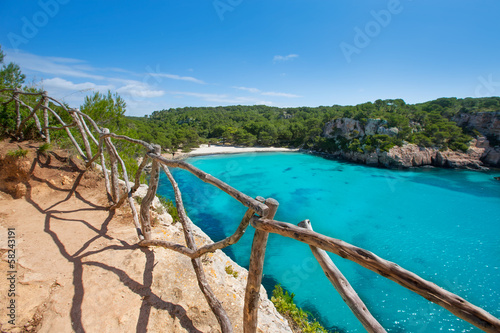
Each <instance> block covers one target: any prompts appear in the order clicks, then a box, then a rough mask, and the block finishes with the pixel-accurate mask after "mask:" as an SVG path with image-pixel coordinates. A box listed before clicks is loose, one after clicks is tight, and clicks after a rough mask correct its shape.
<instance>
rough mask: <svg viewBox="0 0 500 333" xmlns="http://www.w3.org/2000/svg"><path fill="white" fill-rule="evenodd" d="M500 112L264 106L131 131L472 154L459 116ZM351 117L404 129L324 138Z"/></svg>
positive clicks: (457, 105) (166, 113)
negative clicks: (336, 121) (328, 127)
mask: <svg viewBox="0 0 500 333" xmlns="http://www.w3.org/2000/svg"><path fill="white" fill-rule="evenodd" d="M478 111H500V98H499V97H491V98H465V99H457V98H440V99H437V100H434V101H430V102H426V103H422V104H416V105H410V104H406V103H405V102H404V101H403V100H401V99H396V100H377V101H375V103H371V102H368V103H364V104H359V105H356V106H340V105H334V106H320V107H314V108H312V107H297V108H277V107H270V106H264V105H256V106H241V105H238V106H227V107H186V108H178V109H169V110H162V111H156V112H153V114H151V115H150V116H145V117H143V118H135V117H134V118H133V117H130V118H129V119H130V121H131V122H132V126H131V130H133V131H136V136H138V137H139V138H141V139H143V140H146V141H154V142H157V143H159V144H160V145H162V147H163V148H164V149H168V150H174V151H175V150H177V149H178V148H185V149H189V148H192V147H197V146H198V145H199V144H200V143H216V142H219V143H223V144H236V145H244V146H253V145H259V146H293V147H305V148H315V149H323V150H330V151H331V150H338V149H343V150H360V149H361V147H363V149H364V150H375V149H376V148H381V149H382V150H387V149H389V148H390V147H392V146H394V145H401V144H402V143H403V141H406V142H409V143H415V144H418V145H420V146H425V147H431V146H435V147H438V148H441V149H446V148H451V149H453V150H467V147H468V142H469V141H470V140H471V139H472V138H471V137H470V134H474V133H466V132H464V130H463V129H462V128H460V127H458V126H457V125H456V123H455V122H453V121H451V120H450V118H451V117H452V116H453V115H455V114H457V113H459V112H478ZM341 117H348V118H353V119H356V120H359V121H360V122H361V123H364V122H366V121H367V120H368V119H377V118H378V119H383V120H386V121H387V127H397V128H399V133H398V135H397V136H394V137H389V136H388V135H380V134H378V135H373V136H368V137H364V138H362V139H361V141H360V140H359V139H353V140H344V141H343V142H342V140H341V142H338V140H337V142H335V141H334V140H328V139H326V138H324V137H322V136H321V134H322V131H323V127H324V125H325V124H326V123H327V122H328V121H330V120H331V119H333V118H341Z"/></svg>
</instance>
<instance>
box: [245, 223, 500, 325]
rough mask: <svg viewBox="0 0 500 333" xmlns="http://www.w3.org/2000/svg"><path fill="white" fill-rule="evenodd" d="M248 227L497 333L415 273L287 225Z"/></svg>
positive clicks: (473, 309)
mask: <svg viewBox="0 0 500 333" xmlns="http://www.w3.org/2000/svg"><path fill="white" fill-rule="evenodd" d="M250 224H251V225H252V226H253V227H254V228H256V229H259V230H263V231H267V232H272V233H275V234H279V235H282V236H285V237H289V238H293V239H295V240H298V241H301V242H303V243H306V244H309V245H312V246H314V247H317V248H320V249H323V250H325V251H328V252H332V253H335V254H337V255H339V256H341V257H342V258H345V259H349V260H351V261H354V262H355V263H358V264H360V265H361V266H363V267H365V268H368V269H369V270H371V271H374V272H375V273H378V274H380V275H382V276H384V277H386V278H388V279H390V280H392V281H394V282H396V283H398V284H400V285H402V286H403V287H405V288H407V289H409V290H411V291H413V292H415V293H417V294H419V295H420V296H422V297H424V298H425V299H427V300H429V301H431V302H433V303H436V304H438V305H440V306H442V307H443V308H445V309H446V310H448V311H450V312H451V313H453V314H454V315H455V316H457V317H460V318H462V319H463V320H465V321H467V322H469V323H471V324H472V325H474V326H476V327H478V328H479V329H481V330H483V331H485V332H491V333H493V332H497V333H498V332H500V320H499V319H498V318H495V317H494V316H492V315H491V314H490V313H488V312H487V311H485V310H483V309H481V308H479V307H477V306H475V305H473V304H471V303H469V302H467V301H466V300H465V299H463V298H461V297H460V296H457V295H455V294H453V293H451V292H449V291H447V290H444V289H443V288H441V287H439V286H437V285H436V284H434V283H432V282H430V281H427V280H424V279H423V278H421V277H420V276H418V275H416V274H415V273H412V272H410V271H408V270H406V269H404V268H401V267H400V266H398V265H397V264H395V263H393V262H390V261H387V260H385V259H382V258H380V257H378V256H377V255H375V254H373V253H372V252H369V251H367V250H364V249H362V248H359V247H356V246H354V245H351V244H349V243H346V242H344V241H342V240H339V239H335V238H331V237H328V236H325V235H322V234H319V233H317V232H314V231H310V230H305V229H303V228H300V227H297V226H295V225H293V224H290V223H285V222H279V221H274V220H272V219H265V218H252V220H251V221H250Z"/></svg>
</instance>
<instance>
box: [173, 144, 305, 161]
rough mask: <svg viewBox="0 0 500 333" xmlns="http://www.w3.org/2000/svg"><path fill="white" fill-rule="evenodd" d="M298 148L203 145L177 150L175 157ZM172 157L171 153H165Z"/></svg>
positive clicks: (286, 150) (280, 150) (289, 150)
mask: <svg viewBox="0 0 500 333" xmlns="http://www.w3.org/2000/svg"><path fill="white" fill-rule="evenodd" d="M295 151H299V149H298V148H283V147H237V146H217V145H211V146H208V145H206V144H205V145H201V146H200V147H199V148H195V149H193V150H192V151H190V152H189V153H183V152H177V153H175V156H173V157H174V158H187V157H192V156H202V155H217V154H241V153H254V152H295ZM164 155H169V157H172V155H171V154H164Z"/></svg>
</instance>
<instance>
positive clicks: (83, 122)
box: [75, 110, 99, 146]
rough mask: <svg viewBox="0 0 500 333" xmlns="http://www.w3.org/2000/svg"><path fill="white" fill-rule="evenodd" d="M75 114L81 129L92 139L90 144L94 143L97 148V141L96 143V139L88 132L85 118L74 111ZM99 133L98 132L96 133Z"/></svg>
mask: <svg viewBox="0 0 500 333" xmlns="http://www.w3.org/2000/svg"><path fill="white" fill-rule="evenodd" d="M75 114H76V115H77V116H78V117H79V118H80V121H81V123H82V126H83V128H84V129H85V132H86V133H87V135H88V136H89V137H90V138H91V139H92V142H94V144H95V145H96V146H99V141H97V139H96V138H95V136H94V135H93V134H92V132H91V131H90V129H89V127H88V126H87V122H86V121H85V117H84V116H83V113H81V112H79V111H76V110H75ZM98 133H99V132H98Z"/></svg>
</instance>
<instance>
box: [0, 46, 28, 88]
mask: <svg viewBox="0 0 500 333" xmlns="http://www.w3.org/2000/svg"><path fill="white" fill-rule="evenodd" d="M4 59H5V54H4V53H3V51H2V47H1V45H0V64H3V61H4ZM25 79H26V75H24V74H23V73H22V72H21V68H19V66H18V65H16V64H14V63H13V62H11V63H9V64H7V65H6V64H3V65H2V68H1V69H0V88H20V87H22V85H23V84H24V80H25Z"/></svg>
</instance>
